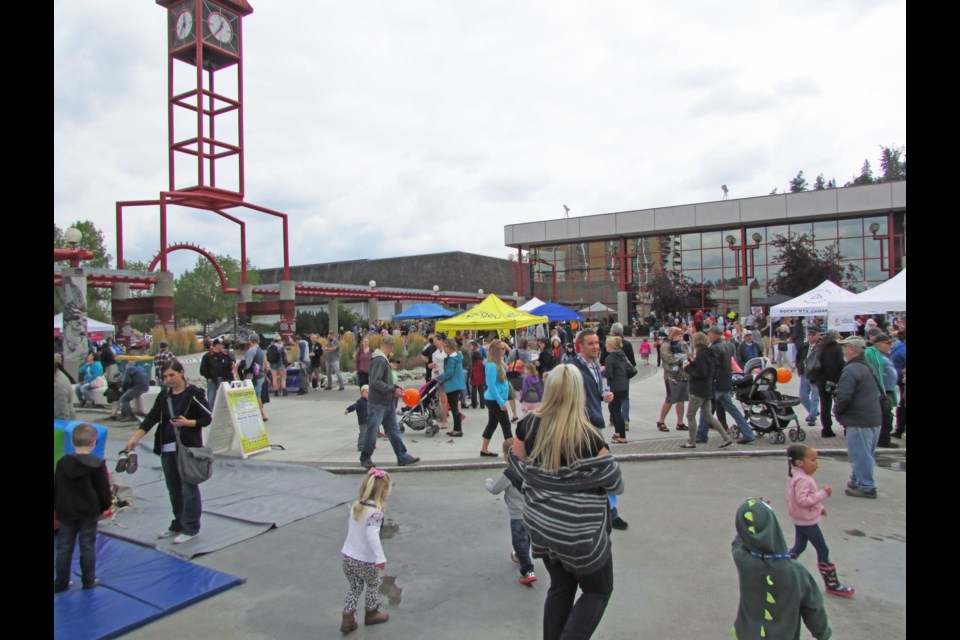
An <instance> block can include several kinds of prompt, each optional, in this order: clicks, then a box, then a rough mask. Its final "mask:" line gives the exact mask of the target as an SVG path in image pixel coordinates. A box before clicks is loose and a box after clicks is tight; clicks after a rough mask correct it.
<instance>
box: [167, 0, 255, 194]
mask: <svg viewBox="0 0 960 640" xmlns="http://www.w3.org/2000/svg"><path fill="white" fill-rule="evenodd" d="M157 4H159V5H160V6H162V7H164V8H165V9H166V10H167V57H168V61H167V64H168V82H167V112H168V113H167V119H168V122H169V131H168V144H169V154H170V160H169V163H170V191H172V192H182V191H199V192H213V193H219V194H221V195H223V196H226V197H230V196H231V195H232V196H233V197H239V198H240V199H242V198H243V191H244V184H243V180H244V171H243V80H242V78H243V30H242V26H243V25H242V20H243V17H244V16H247V15H249V14H251V13H252V12H253V8H252V7H251V6H250V4H249V3H247V2H246V1H245V0H157Z"/></svg>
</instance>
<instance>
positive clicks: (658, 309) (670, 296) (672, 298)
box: [647, 270, 713, 316]
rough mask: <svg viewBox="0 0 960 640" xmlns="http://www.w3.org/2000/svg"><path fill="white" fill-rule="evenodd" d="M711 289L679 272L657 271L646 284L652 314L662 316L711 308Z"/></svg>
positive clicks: (707, 285)
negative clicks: (681, 311)
mask: <svg viewBox="0 0 960 640" xmlns="http://www.w3.org/2000/svg"><path fill="white" fill-rule="evenodd" d="M711 291H712V287H711V286H710V284H709V283H703V284H701V283H696V282H694V280H693V278H691V277H690V276H684V275H682V274H681V273H680V272H679V271H666V270H664V271H658V272H657V273H656V274H654V276H653V278H652V279H651V280H650V282H649V283H648V284H647V294H648V295H649V296H650V299H651V303H652V306H653V310H654V313H656V314H657V315H660V316H663V315H665V314H667V313H669V312H671V311H680V310H688V309H701V308H704V307H712V306H713V299H712V296H711Z"/></svg>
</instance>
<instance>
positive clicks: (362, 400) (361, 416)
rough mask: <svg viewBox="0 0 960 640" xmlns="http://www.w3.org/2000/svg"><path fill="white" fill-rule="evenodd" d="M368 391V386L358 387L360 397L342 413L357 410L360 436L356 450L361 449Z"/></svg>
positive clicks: (365, 423) (364, 429) (365, 426)
mask: <svg viewBox="0 0 960 640" xmlns="http://www.w3.org/2000/svg"><path fill="white" fill-rule="evenodd" d="M369 393H370V386H369V385H366V384H365V385H363V386H362V387H360V397H359V398H357V401H356V402H354V403H353V404H352V405H350V406H349V407H347V408H346V409H344V410H343V415H347V414H348V413H350V412H351V411H356V412H357V424H358V425H359V426H360V437H358V438H357V451H363V432H364V431H366V429H367V415H368V414H367V395H368V394H369Z"/></svg>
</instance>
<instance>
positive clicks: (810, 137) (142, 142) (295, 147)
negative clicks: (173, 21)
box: [54, 0, 907, 273]
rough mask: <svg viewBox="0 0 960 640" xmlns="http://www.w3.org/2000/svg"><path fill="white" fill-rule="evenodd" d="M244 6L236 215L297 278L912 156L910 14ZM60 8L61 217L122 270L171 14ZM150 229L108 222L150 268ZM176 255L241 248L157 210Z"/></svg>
mask: <svg viewBox="0 0 960 640" xmlns="http://www.w3.org/2000/svg"><path fill="white" fill-rule="evenodd" d="M251 4H252V6H253V8H254V12H253V13H252V14H251V15H249V16H247V17H246V18H245V19H244V21H243V49H244V64H245V67H244V79H243V82H244V105H245V107H244V120H245V143H246V145H245V146H246V199H247V201H248V202H251V203H253V204H257V205H260V206H264V207H268V208H270V209H274V210H278V211H281V212H284V213H286V214H288V215H289V216H290V244H291V264H307V263H315V262H327V261H336V260H352V259H357V258H375V257H383V256H396V255H411V254H418V253H433V252H438V251H451V250H460V251H470V252H475V253H481V254H486V255H492V256H498V257H504V258H505V257H506V256H507V254H508V248H507V247H505V246H504V244H503V226H504V225H506V224H512V223H518V222H529V221H535V220H544V219H550V218H558V217H562V216H563V204H567V205H569V207H570V209H571V215H572V216H579V215H591V214H597V213H607V212H612V211H626V210H632V209H645V208H650V207H657V206H670V205H679V204H688V203H694V202H704V201H710V200H718V199H720V197H721V196H722V193H721V191H720V185H721V184H724V183H725V184H727V185H728V186H729V188H730V197H731V198H740V197H750V196H758V195H766V194H768V193H770V191H771V190H772V189H774V188H777V189H778V190H780V191H783V190H784V189H785V188H786V187H787V182H788V180H790V179H791V178H792V177H793V176H794V175H796V173H797V171H798V170H801V169H802V170H803V171H804V172H805V175H806V176H807V179H808V180H809V181H810V182H811V183H812V182H813V179H814V178H815V176H816V175H817V174H818V173H823V174H824V175H825V176H826V178H827V179H829V178H836V180H837V182H838V183H839V184H841V185H842V184H843V183H844V182H846V181H847V180H850V179H851V178H852V177H853V176H854V175H855V174H857V173H858V172H859V169H860V165H861V164H862V163H863V160H864V159H865V158H868V159H869V160H870V162H871V164H872V165H873V166H874V169H875V171H879V166H878V165H879V163H878V161H877V158H878V157H879V147H878V145H880V144H886V145H891V144H906V141H907V140H906V43H905V40H906V2H905V0H890V1H886V2H884V1H880V0H848V1H842V0H841V1H839V2H836V1H827V0H823V1H820V0H811V1H807V2H792V3H786V2H771V1H770V0H754V1H744V2H738V1H736V0H734V1H729V2H718V1H705V0H704V1H701V0H681V1H679V2H645V1H639V0H634V1H626V0H616V1H614V0H591V1H589V2H588V1H585V0H584V1H572V0H550V1H547V0H479V1H474V2H469V3H467V2H450V1H443V0H395V1H389V2H388V1H380V2H372V1H369V0H355V1H353V2H333V1H332V0H251ZM54 7H55V9H54V11H55V22H54V33H55V37H54V154H55V160H54V185H55V188H54V222H55V223H57V224H59V225H60V226H61V227H66V226H68V225H69V224H70V223H71V222H73V221H74V220H77V219H90V220H92V221H93V222H94V223H95V224H96V225H97V226H98V227H100V228H101V229H102V230H103V231H104V233H105V235H106V237H107V242H108V248H109V251H110V253H111V254H112V255H114V257H115V256H116V224H115V202H116V201H117V200H138V199H150V198H156V197H158V193H159V192H160V191H161V190H163V189H166V188H167V184H168V167H167V147H166V145H167V116H166V96H167V94H166V92H167V79H166V75H167V64H166V47H167V18H166V12H165V10H164V9H163V8H161V7H160V6H158V5H157V4H156V3H155V2H153V1H151V0H55V3H54ZM178 73H179V72H178ZM231 73H232V72H231ZM229 75H230V74H229V73H228V72H226V71H224V72H220V73H218V74H217V82H218V83H220V82H221V80H220V78H221V77H223V78H226V77H228V76H229ZM184 76H186V74H184ZM178 77H179V76H178ZM227 84H228V82H226V81H224V83H223V86H226V85H227ZM219 86H220V85H218V87H219ZM224 173H226V172H224ZM178 184H179V182H178ZM183 184H184V186H185V185H186V184H187V183H183ZM242 215H243V217H244V218H245V219H247V220H248V221H249V223H248V230H247V238H248V244H249V247H248V255H249V257H250V258H251V260H252V262H253V263H254V265H256V266H259V267H273V266H280V265H281V264H282V260H283V258H282V255H283V254H282V239H281V238H282V231H281V226H280V224H279V222H276V221H274V220H272V219H265V217H264V216H260V215H254V214H252V213H251V214H242ZM158 219H159V215H158V212H157V210H156V209H151V210H147V209H143V210H139V211H136V212H131V213H130V214H128V215H126V216H125V219H124V237H125V249H124V253H125V257H126V258H127V259H137V260H149V259H150V258H152V257H153V256H154V255H155V254H156V253H157V251H158V248H159V231H158V226H159V222H158ZM169 238H170V240H171V241H179V240H184V241H194V242H199V243H200V244H202V245H203V246H205V247H206V248H208V249H211V250H213V251H215V252H217V253H227V254H230V255H233V256H234V257H239V254H240V250H239V234H238V232H237V231H236V228H235V227H234V225H232V224H231V223H229V222H227V221H225V220H222V219H221V218H219V217H217V216H215V215H213V214H210V213H207V212H201V211H192V210H182V209H181V210H174V211H173V212H172V213H171V216H170V233H169ZM195 260H196V255H195V254H192V253H187V252H178V253H177V254H173V255H172V256H171V263H170V265H171V268H172V269H173V270H174V271H175V272H178V273H179V272H180V271H181V270H182V269H184V268H189V267H191V266H192V265H193V264H194V262H195Z"/></svg>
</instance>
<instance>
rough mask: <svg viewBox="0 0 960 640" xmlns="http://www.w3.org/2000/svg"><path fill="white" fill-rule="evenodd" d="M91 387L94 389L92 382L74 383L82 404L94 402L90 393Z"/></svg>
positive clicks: (74, 388) (78, 398)
mask: <svg viewBox="0 0 960 640" xmlns="http://www.w3.org/2000/svg"><path fill="white" fill-rule="evenodd" d="M91 389H93V383H92V382H81V383H80V384H78V385H74V387H73V390H74V391H75V392H76V394H77V400H79V401H80V404H83V403H84V402H93V397H92V396H91V395H90V390H91Z"/></svg>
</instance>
